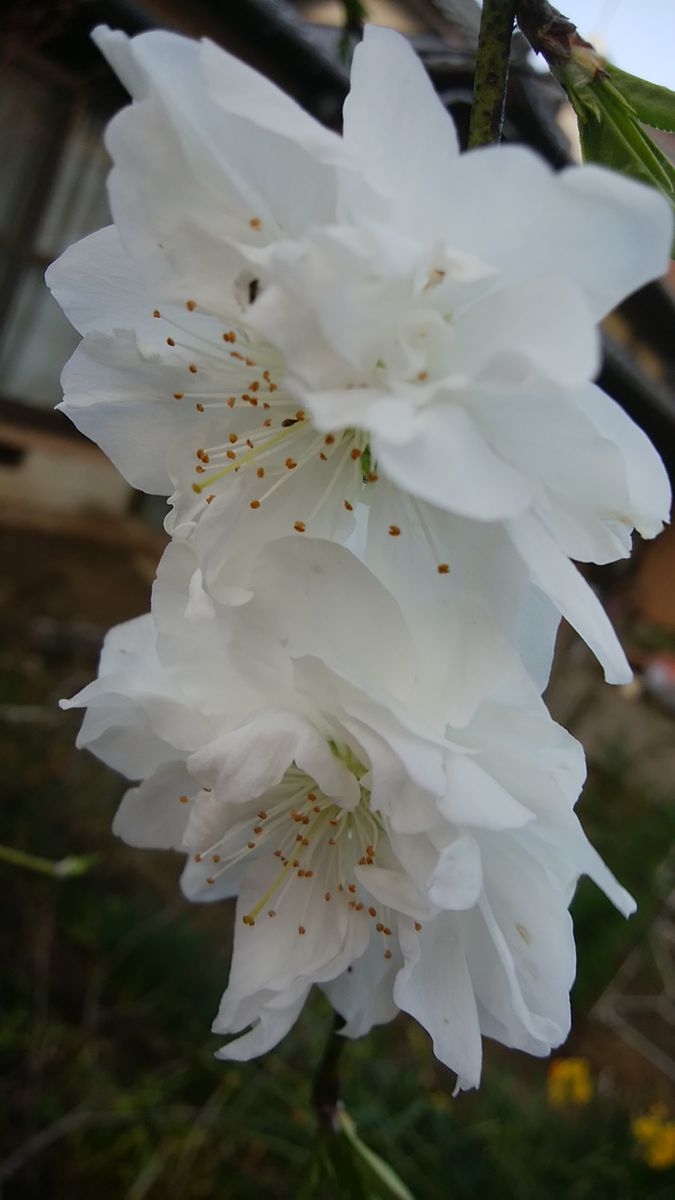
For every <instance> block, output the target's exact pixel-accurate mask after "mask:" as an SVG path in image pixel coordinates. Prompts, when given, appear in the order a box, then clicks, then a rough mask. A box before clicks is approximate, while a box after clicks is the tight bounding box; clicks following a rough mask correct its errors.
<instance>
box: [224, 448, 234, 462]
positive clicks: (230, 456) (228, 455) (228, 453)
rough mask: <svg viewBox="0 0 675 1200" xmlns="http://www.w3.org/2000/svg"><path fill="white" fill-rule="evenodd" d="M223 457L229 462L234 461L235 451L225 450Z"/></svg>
mask: <svg viewBox="0 0 675 1200" xmlns="http://www.w3.org/2000/svg"><path fill="white" fill-rule="evenodd" d="M225 457H226V458H229V459H230V461H232V460H234V459H236V457H237V455H236V453H235V451H234V450H226V451H225Z"/></svg>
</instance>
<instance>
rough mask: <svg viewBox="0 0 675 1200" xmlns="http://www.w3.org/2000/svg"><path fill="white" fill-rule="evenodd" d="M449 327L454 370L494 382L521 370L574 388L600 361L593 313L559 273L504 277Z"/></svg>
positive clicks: (573, 285)
mask: <svg viewBox="0 0 675 1200" xmlns="http://www.w3.org/2000/svg"><path fill="white" fill-rule="evenodd" d="M453 329H454V332H455V341H454V343H453V347H452V369H453V372H456V373H457V374H459V375H466V376H467V377H468V378H470V379H473V378H475V377H477V376H478V377H479V378H480V379H481V380H484V381H485V382H486V383H490V382H494V383H495V385H496V386H499V383H500V380H501V378H502V377H503V376H504V375H505V374H506V371H507V370H508V371H509V372H510V371H514V370H521V371H524V372H527V371H529V372H530V373H532V372H534V373H536V375H537V376H540V377H541V378H542V379H549V380H553V381H555V382H557V383H559V384H561V385H562V386H564V387H575V386H578V385H579V384H582V383H586V382H587V381H588V380H589V379H591V378H593V376H594V375H595V374H596V373H597V370H598V368H599V366H600V340H599V337H598V333H597V330H596V328H595V325H594V322H593V317H592V315H591V313H590V311H589V310H588V308H587V306H586V302H585V298H584V295H583V293H582V292H581V291H580V290H579V288H577V287H576V285H575V284H574V283H572V282H571V281H570V280H568V279H567V278H565V276H564V275H563V274H562V273H556V274H555V275H540V276H537V277H536V278H534V279H527V280H522V281H521V282H519V283H512V282H511V281H510V280H509V281H508V285H507V286H506V287H503V288H502V289H501V290H499V291H494V292H489V293H488V294H487V295H486V296H485V297H483V298H482V299H481V300H478V301H476V302H475V303H474V304H472V306H471V307H470V308H469V309H468V310H467V311H466V312H465V313H463V314H462V315H460V316H458V317H457V319H456V321H455V322H454V325H453ZM525 378H527V375H525Z"/></svg>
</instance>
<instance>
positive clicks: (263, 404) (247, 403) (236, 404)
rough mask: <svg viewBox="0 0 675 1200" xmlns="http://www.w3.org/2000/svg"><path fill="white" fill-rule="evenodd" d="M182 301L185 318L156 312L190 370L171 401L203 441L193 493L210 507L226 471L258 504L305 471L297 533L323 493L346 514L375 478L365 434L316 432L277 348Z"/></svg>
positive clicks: (294, 523) (169, 342)
mask: <svg viewBox="0 0 675 1200" xmlns="http://www.w3.org/2000/svg"><path fill="white" fill-rule="evenodd" d="M186 308H187V310H188V313H189V314H191V315H190V316H189V317H188V318H187V322H186V323H184V322H183V321H177V320H176V319H175V318H173V317H167V316H165V315H164V314H162V313H160V312H159V310H158V309H155V310H154V313H153V316H154V317H155V318H157V319H160V320H162V321H164V322H165V323H166V324H167V326H169V327H170V328H171V335H170V336H168V337H167V338H166V339H165V341H166V344H167V345H168V346H169V347H170V349H171V350H172V351H173V352H174V353H175V355H176V357H177V359H178V361H179V363H180V364H181V367H184V368H185V371H186V376H187V378H186V380H185V385H184V388H182V389H181V390H177V391H174V392H173V394H172V399H173V400H174V401H177V402H179V403H180V404H185V405H191V406H192V407H193V408H194V412H195V418H196V419H199V420H200V421H203V423H204V436H203V439H201V440H202V444H201V445H199V446H197V447H196V448H195V449H194V459H193V461H192V463H191V464H190V466H189V473H190V474H191V475H192V476H193V478H192V480H191V489H192V492H193V493H194V495H195V496H197V497H199V498H200V499H201V500H202V501H203V503H206V504H210V503H211V502H212V501H213V500H214V499H215V496H216V495H217V493H218V491H220V490H222V485H223V484H226V483H227V481H228V479H229V476H231V475H233V474H237V475H239V476H240V477H242V476H246V477H247V478H248V483H249V488H248V491H249V493H251V492H252V493H253V494H252V495H251V498H250V499H249V501H248V503H249V507H250V508H251V509H252V510H253V511H257V510H259V509H261V508H262V507H264V505H265V504H266V503H267V501H268V500H270V498H271V497H272V496H275V494H276V493H277V492H279V490H280V489H282V488H285V487H286V486H287V485H288V483H289V482H290V481H291V480H294V481H296V483H297V481H298V479H299V478H300V477H302V481H303V483H302V484H301V485H300V487H297V486H296V488H295V489H294V492H295V495H297V497H298V511H297V515H294V518H293V520H292V521H291V525H292V528H293V529H294V530H295V531H296V532H297V533H304V532H305V530H306V528H307V526H308V525H309V523H310V522H311V521H313V520H314V518H315V517H316V516H317V515H318V513H319V512H320V511H321V509H322V508H323V506H324V504H325V503H326V501H327V500H328V499H329V497H332V498H335V497H339V499H340V501H341V502H342V505H343V506H344V508H346V509H347V511H351V510H352V508H353V507H354V504H355V502H356V500H357V499H358V497H359V495H360V493H361V491H362V489H363V486H364V484H366V483H374V482H375V481H376V480H377V472H376V470H375V468H374V465H373V463H372V462H371V458H370V452H369V448H368V438H367V435H366V434H365V433H364V432H362V431H360V430H358V429H345V430H340V431H336V432H335V433H324V432H319V431H317V430H316V429H314V428H313V426H312V423H311V421H310V419H309V417H308V415H307V414H306V413H305V412H304V410H303V409H299V408H298V407H297V403H296V402H295V401H294V400H293V397H292V396H290V395H289V394H288V392H286V391H285V390H284V388H283V386H282V383H281V380H282V377H283V373H284V370H285V366H284V361H283V359H282V357H281V355H280V354H278V353H277V352H276V351H275V350H273V349H272V348H271V347H269V346H265V345H261V344H257V343H253V342H252V341H251V339H250V338H249V336H248V334H247V332H246V331H245V330H244V329H243V328H241V327H235V328H231V329H226V330H224V331H220V330H219V329H218V328H217V326H216V323H215V320H214V319H213V318H211V317H204V316H203V315H202V314H200V313H199V312H198V311H196V310H197V305H196V302H195V301H187V302H186ZM317 468H318V473H317ZM195 475H196V477H197V478H194V476H195ZM304 484H306V486H303V485H304Z"/></svg>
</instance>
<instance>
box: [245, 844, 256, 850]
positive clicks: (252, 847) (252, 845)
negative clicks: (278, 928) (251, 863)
mask: <svg viewBox="0 0 675 1200" xmlns="http://www.w3.org/2000/svg"><path fill="white" fill-rule="evenodd" d="M246 845H247V847H248V849H249V850H255V842H247V843H246Z"/></svg>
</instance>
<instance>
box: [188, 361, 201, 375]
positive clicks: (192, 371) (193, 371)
mask: <svg viewBox="0 0 675 1200" xmlns="http://www.w3.org/2000/svg"><path fill="white" fill-rule="evenodd" d="M198 370H199V368H198V366H197V364H196V363H188V371H189V372H190V374H191V375H196V374H197V371H198Z"/></svg>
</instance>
